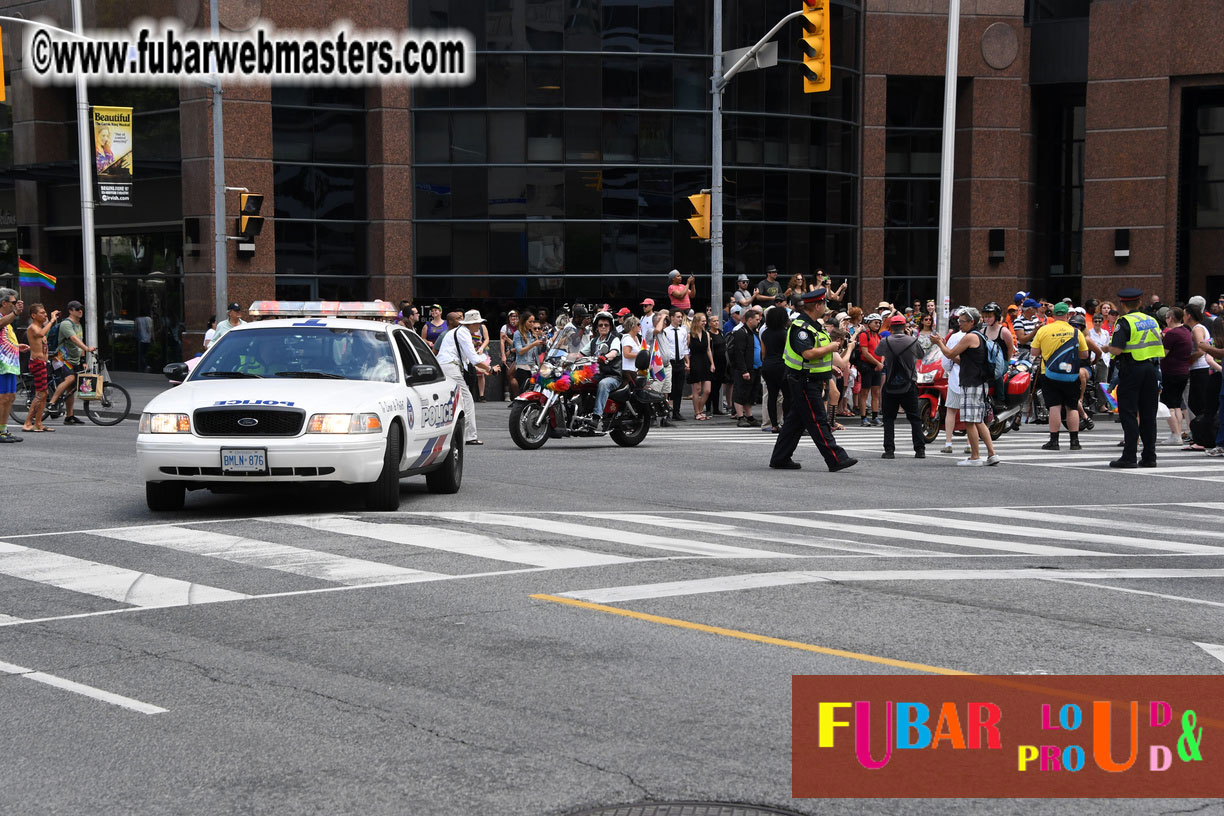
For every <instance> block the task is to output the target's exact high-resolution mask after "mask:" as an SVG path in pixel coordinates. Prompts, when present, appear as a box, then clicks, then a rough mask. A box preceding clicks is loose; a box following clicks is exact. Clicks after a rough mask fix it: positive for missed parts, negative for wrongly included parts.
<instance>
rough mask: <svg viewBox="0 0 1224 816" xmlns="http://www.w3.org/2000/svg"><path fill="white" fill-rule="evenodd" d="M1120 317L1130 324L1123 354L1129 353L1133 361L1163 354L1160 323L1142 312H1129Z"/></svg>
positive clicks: (1153, 357) (1159, 356)
mask: <svg viewBox="0 0 1224 816" xmlns="http://www.w3.org/2000/svg"><path fill="white" fill-rule="evenodd" d="M1122 319H1123V320H1125V321H1126V323H1127V325H1128V326H1130V336H1129V337H1128V338H1127V340H1126V346H1125V347H1124V348H1123V349H1122V353H1123V354H1129V355H1130V356H1131V359H1132V360H1134V361H1135V362H1139V361H1140V360H1156V359H1159V358H1161V357H1164V356H1165V352H1164V340H1162V339H1161V336H1160V324H1159V323H1158V322H1157V321H1156V318H1154V317H1152V316H1151V315H1147V314H1144V313H1143V312H1131V313H1129V314H1126V315H1123V316H1122Z"/></svg>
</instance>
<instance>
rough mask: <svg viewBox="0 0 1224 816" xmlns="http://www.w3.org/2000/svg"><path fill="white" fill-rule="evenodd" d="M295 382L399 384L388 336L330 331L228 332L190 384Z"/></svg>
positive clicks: (318, 328) (322, 328)
mask: <svg viewBox="0 0 1224 816" xmlns="http://www.w3.org/2000/svg"><path fill="white" fill-rule="evenodd" d="M244 377H270V378H271V377H275V378H284V377H295V378H301V379H326V380H331V379H339V380H373V381H375V382H397V381H398V379H397V377H396V365H395V356H394V354H393V352H392V351H391V340H390V338H389V337H388V336H387V334H386V333H385V332H379V331H371V330H368V329H341V328H329V327H326V326H282V327H277V328H267V329H247V330H243V331H234V332H228V333H226V334H225V335H224V336H222V338H221V339H220V340H218V341H217V342H216V344H215V345H214V346H213V348H211V349H210V350H209V352H208V355H207V356H206V357H205V359H204V360H203V361H202V362H201V363H200V365H199V366H197V367H196V369H195V370H194V371H193V372H192V375H191V379H192V380H195V379H201V378H203V379H213V378H218V379H226V378H244Z"/></svg>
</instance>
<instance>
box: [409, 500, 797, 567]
mask: <svg viewBox="0 0 1224 816" xmlns="http://www.w3.org/2000/svg"><path fill="white" fill-rule="evenodd" d="M420 515H427V516H434V517H436V518H444V519H448V520H450V521H462V522H468V523H470V524H491V525H496V526H502V527H515V528H519V529H525V530H538V531H540V532H548V533H557V534H559V535H568V536H577V537H579V538H586V539H590V540H592V541H605V540H607V539H608V537H609V532H610V531H608V530H606V529H601V528H599V527H590V526H587V525H585V524H574V523H572V522H568V521H553V520H551V519H543V518H539V517H538V516H514V515H509V514H505V513H483V512H475V511H455V512H445V513H421V514H420ZM617 543H618V544H623V545H626V546H633V547H645V548H647V549H652V550H666V551H669V552H681V553H688V554H690V555H701V556H705V557H707V558H797V557H798V556H794V555H791V554H789V553H780V552H771V551H769V550H754V549H749V548H747V547H732V546H729V545H726V544H711V543H708V542H704V541H686V540H683V539H675V538H665V537H663V536H655V535H650V534H649V533H639V532H637V531H631V532H629V533H627V534H624V535H622V536H621V538H620V539H619V540H618V541H617Z"/></svg>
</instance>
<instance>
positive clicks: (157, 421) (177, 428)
mask: <svg viewBox="0 0 1224 816" xmlns="http://www.w3.org/2000/svg"><path fill="white" fill-rule="evenodd" d="M136 432H137V433H142V434H147V433H155V434H172V433H191V418H190V417H189V416H187V415H186V414H141V415H140V427H139V428H137V429H136Z"/></svg>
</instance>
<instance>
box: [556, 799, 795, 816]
mask: <svg viewBox="0 0 1224 816" xmlns="http://www.w3.org/2000/svg"><path fill="white" fill-rule="evenodd" d="M572 816H801V814H798V813H795V812H794V811H790V810H778V809H776V808H769V807H759V806H757V805H737V804H732V803H727V802H653V803H650V804H640V805H613V806H612V807H600V808H594V809H593V810H584V811H581V812H579V813H574V814H572Z"/></svg>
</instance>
